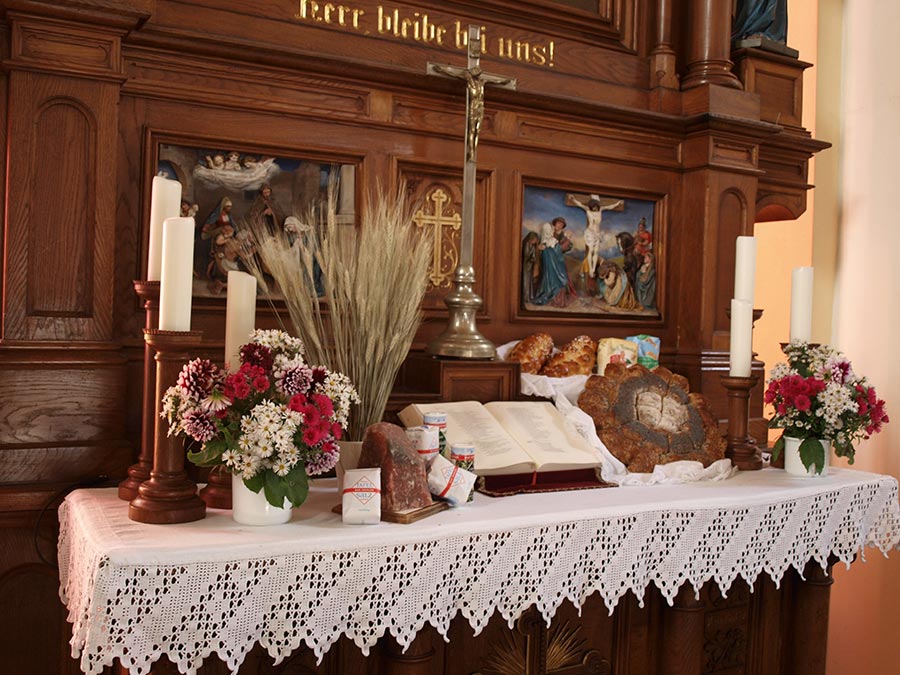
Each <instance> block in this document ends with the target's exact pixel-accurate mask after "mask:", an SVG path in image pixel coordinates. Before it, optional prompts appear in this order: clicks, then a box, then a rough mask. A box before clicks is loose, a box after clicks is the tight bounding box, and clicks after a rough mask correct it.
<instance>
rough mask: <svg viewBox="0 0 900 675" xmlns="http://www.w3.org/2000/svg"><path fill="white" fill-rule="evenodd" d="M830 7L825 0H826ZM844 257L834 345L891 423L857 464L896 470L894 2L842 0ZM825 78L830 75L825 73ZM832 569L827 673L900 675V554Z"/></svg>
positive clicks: (898, 145)
mask: <svg viewBox="0 0 900 675" xmlns="http://www.w3.org/2000/svg"><path fill="white" fill-rule="evenodd" d="M822 2H823V4H824V0H822ZM843 8H844V11H843V28H844V32H843V45H844V49H843V73H842V81H843V96H842V105H841V113H842V115H841V120H842V128H843V138H842V139H841V149H842V150H841V183H840V193H839V202H840V207H841V208H840V212H839V215H838V230H839V233H840V234H839V254H838V265H837V273H836V283H835V285H836V298H835V304H834V319H835V320H834V343H835V344H836V345H837V346H838V347H839V348H840V349H842V350H843V351H844V352H845V353H846V354H847V355H848V356H850V357H851V359H852V360H853V363H854V366H855V368H856V370H857V372H859V373H862V374H865V375H867V376H868V377H869V379H870V381H871V383H872V384H874V385H875V386H876V387H877V388H878V390H879V394H880V395H881V396H882V398H884V399H885V400H886V401H887V402H888V411H889V413H892V414H893V417H894V422H893V423H892V424H889V425H888V426H887V427H886V428H885V431H884V432H883V433H881V434H880V435H878V436H876V437H875V438H873V439H872V440H871V441H869V442H868V443H866V444H865V445H864V446H862V447H860V448H859V460H858V461H857V467H858V468H860V469H863V470H868V471H875V472H879V473H889V474H892V475H894V476H900V345H898V336H900V332H898V328H900V294H898V290H897V289H898V285H900V284H898V282H900V265H898V263H897V255H898V251H900V228H898V227H897V224H896V222H895V220H896V218H897V215H896V214H897V199H896V193H897V179H896V177H897V174H896V173H895V172H896V161H897V160H896V158H897V157H898V156H900V132H898V121H900V73H898V72H897V69H896V68H895V64H896V58H895V53H894V52H893V50H892V47H893V45H894V44H895V43H896V40H897V37H896V33H897V26H898V25H900V3H898V2H897V1H896V0H844V2H843ZM820 77H824V74H820ZM867 558H868V562H866V563H860V562H857V563H855V564H854V565H853V566H852V568H851V569H850V570H849V571H846V570H844V569H840V570H836V572H835V585H834V587H833V591H832V605H831V621H830V625H829V658H828V666H829V667H828V673H829V675H844V674H845V673H866V675H896V674H897V673H900V657H898V655H897V638H898V636H900V628H898V627H900V551H894V552H892V554H891V557H890V559H887V560H886V559H885V558H884V557H883V556H882V555H881V554H880V553H879V552H878V551H877V550H876V551H870V552H869V553H868V555H867Z"/></svg>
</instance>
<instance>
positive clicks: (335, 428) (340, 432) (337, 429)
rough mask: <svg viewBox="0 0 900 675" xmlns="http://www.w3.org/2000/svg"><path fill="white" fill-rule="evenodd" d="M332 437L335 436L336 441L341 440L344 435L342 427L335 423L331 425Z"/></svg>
mask: <svg viewBox="0 0 900 675" xmlns="http://www.w3.org/2000/svg"><path fill="white" fill-rule="evenodd" d="M331 435H332V436H334V438H335V440H338V441H339V440H341V436H343V435H344V430H343V429H341V425H340V424H338V423H337V422H334V423H333V424H332V425H331Z"/></svg>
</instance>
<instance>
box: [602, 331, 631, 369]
mask: <svg viewBox="0 0 900 675" xmlns="http://www.w3.org/2000/svg"><path fill="white" fill-rule="evenodd" d="M637 362H638V346H637V345H636V344H635V343H634V342H632V341H630V340H623V339H621V338H601V339H600V340H598V341H597V373H598V374H600V375H603V372H604V371H605V370H606V366H608V365H609V364H610V363H623V364H625V365H626V366H633V365H634V364H635V363H637Z"/></svg>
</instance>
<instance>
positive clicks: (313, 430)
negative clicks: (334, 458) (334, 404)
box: [303, 424, 325, 447]
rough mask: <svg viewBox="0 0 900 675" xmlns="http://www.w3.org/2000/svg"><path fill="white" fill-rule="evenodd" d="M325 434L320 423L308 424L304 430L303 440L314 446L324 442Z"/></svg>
mask: <svg viewBox="0 0 900 675" xmlns="http://www.w3.org/2000/svg"><path fill="white" fill-rule="evenodd" d="M324 438H325V434H323V433H321V430H320V429H319V425H318V424H314V425H312V426H308V427H306V428H305V429H304V430H303V442H304V443H305V444H306V445H308V446H309V447H313V446H315V445H318V444H319V443H321V442H322V440H323V439H324Z"/></svg>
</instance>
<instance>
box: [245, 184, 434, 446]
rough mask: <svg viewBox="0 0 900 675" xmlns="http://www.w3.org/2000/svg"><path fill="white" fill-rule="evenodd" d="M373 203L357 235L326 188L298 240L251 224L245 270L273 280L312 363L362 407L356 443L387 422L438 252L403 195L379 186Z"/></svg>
mask: <svg viewBox="0 0 900 675" xmlns="http://www.w3.org/2000/svg"><path fill="white" fill-rule="evenodd" d="M367 204H368V208H367V209H365V210H364V211H363V212H362V216H361V223H360V227H359V229H357V228H355V227H353V226H349V225H342V224H340V223H339V222H338V217H337V213H336V200H335V191H334V186H333V185H330V186H329V196H328V202H327V204H325V205H322V206H319V207H313V209H311V210H310V213H309V215H308V218H307V223H309V224H310V226H309V227H308V228H306V230H307V231H306V232H305V233H303V234H299V235H298V236H297V237H296V238H295V239H294V240H293V241H292V240H291V238H290V237H289V235H288V234H286V233H285V232H281V231H279V232H275V233H271V232H269V231H268V230H267V228H266V226H265V224H264V223H263V222H261V221H257V222H250V223H248V227H249V228H250V230H251V231H252V232H253V235H254V238H255V240H256V242H257V253H258V254H259V255H258V260H257V258H256V257H253V258H250V259H248V260H247V261H246V263H247V265H248V267H249V268H250V269H251V272H252V273H253V274H254V275H255V276H256V277H257V279H258V280H260V281H261V283H262V284H263V288H265V279H264V275H263V269H265V270H266V271H268V273H269V274H270V275H271V276H272V278H274V279H275V281H276V283H277V284H278V287H279V288H280V290H281V292H282V294H283V295H284V298H285V303H286V305H287V308H288V313H289V315H290V317H291V322H292V323H293V325H294V329H295V331H296V334H297V336H298V337H300V339H302V340H303V342H304V344H305V345H306V353H307V361H308V362H310V363H313V364H321V365H324V366H326V367H328V368H329V369H332V370H337V371H340V372H342V373H344V374H345V375H347V376H348V377H349V378H350V380H351V381H352V382H353V384H354V385H355V386H356V389H357V391H358V392H359V395H360V400H361V402H360V405H359V407H358V408H357V410H355V411H353V414H352V415H351V419H350V429H349V438H351V439H356V440H359V439H361V438H362V435H363V432H364V431H365V429H366V427H367V426H369V425H370V424H374V423H375V422H378V421H380V420H381V418H382V416H383V415H384V409H385V406H386V405H387V401H388V397H389V396H390V393H391V389H392V388H393V385H394V379H395V378H396V376H397V371H398V370H399V369H400V366H401V364H402V363H403V360H404V359H405V358H406V355H407V353H408V352H409V348H410V345H411V344H412V341H413V338H414V337H415V334H416V330H417V329H418V327H419V323H420V322H421V318H422V315H421V309H420V306H421V303H422V298H423V296H424V295H425V289H426V287H427V285H428V272H429V266H430V260H431V246H432V241H431V239H430V238H429V237H427V236H424V235H423V234H422V233H421V232H418V231H417V230H416V228H415V225H414V224H413V223H412V220H411V214H412V212H413V209H412V208H411V206H410V205H409V203H408V201H407V199H406V197H405V186H402V185H401V186H400V188H399V189H398V190H397V192H396V193H395V194H387V193H386V192H385V190H384V189H383V188H382V187H381V186H380V185H379V186H378V187H377V188H376V190H375V192H374V194H371V195H370V196H369V199H368V200H367ZM313 260H316V261H318V263H319V265H320V267H321V270H322V282H323V284H324V287H325V297H324V302H323V301H321V300H320V299H319V298H318V297H317V296H316V291H315V283H314V272H313V269H314V266H313ZM324 305H327V309H328V312H327V316H326V315H325V306H324Z"/></svg>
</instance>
